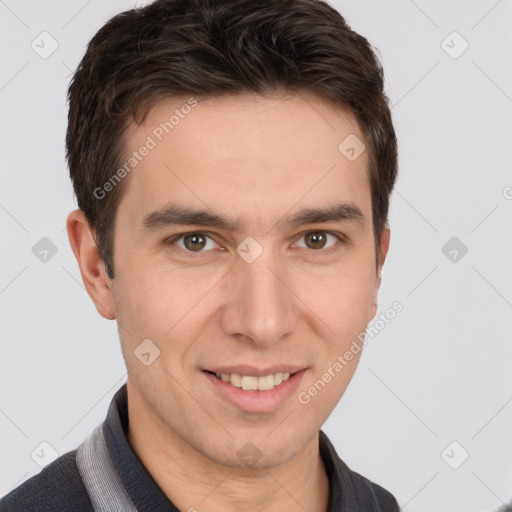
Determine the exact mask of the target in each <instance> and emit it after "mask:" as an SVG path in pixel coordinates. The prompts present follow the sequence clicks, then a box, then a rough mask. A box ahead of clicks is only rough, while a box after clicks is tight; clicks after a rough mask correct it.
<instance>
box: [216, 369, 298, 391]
mask: <svg viewBox="0 0 512 512" xmlns="http://www.w3.org/2000/svg"><path fill="white" fill-rule="evenodd" d="M215 375H216V377H217V378H218V379H221V380H222V381H223V382H229V383H230V384H231V385H233V386H235V387H237V388H242V389H243V390H244V391H256V390H259V391H268V390H270V389H272V388H273V387H274V386H279V384H281V383H282V382H284V381H285V380H287V379H289V378H290V375H291V374H290V372H285V373H281V372H277V373H274V374H270V375H263V376H262V377H254V376H252V375H238V374H237V373H231V374H229V373H217V372H216V373H215Z"/></svg>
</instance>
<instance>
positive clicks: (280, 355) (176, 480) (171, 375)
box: [68, 93, 389, 512]
mask: <svg viewBox="0 0 512 512" xmlns="http://www.w3.org/2000/svg"><path fill="white" fill-rule="evenodd" d="M186 100H187V98H172V99H166V100H162V101H160V102H159V103H157V104H156V106H155V107H154V108H153V109H152V110H151V112H150V113H149V115H148V117H147V118H146V120H145V122H144V124H143V125H141V126H131V127H130V129H129V131H128V132H127V134H126V137H125V142H126V148H127V154H129V153H130V152H131V151H133V150H135V149H137V148H139V147H140V146H141V145H143V144H144V141H145V140H146V137H147V136H148V135H150V134H151V133H152V130H154V129H155V127H157V126H158V125H159V123H160V122H163V121H165V120H168V119H169V115H170V113H171V114H172V111H173V110H174V109H175V108H179V107H180V105H183V104H184V103H185V102H186ZM352 133H353V134H356V135H357V136H358V137H359V139H361V140H364V137H363V135H362V132H361V130H360V129H359V127H358V125H357V123H356V121H355V120H354V118H353V117H352V116H351V115H350V114H349V113H348V112H347V111H346V110H344V109H343V108H341V107H339V106H334V105H331V104H329V103H328V102H327V101H325V100H324V99H322V98H320V97H318V96H316V95H314V94H313V93H302V94H300V95H297V94H289V95H287V96H283V95H281V96H277V95H275V96H265V97H261V96H253V95H239V96H225V97H222V98H208V99H202V100H201V101H199V103H198V105H197V106H196V107H194V108H193V109H192V110H191V112H190V113H189V114H188V115H187V116H186V117H184V119H181V120H180V123H179V125H177V126H175V127H174V129H173V131H172V132H171V133H170V134H168V135H166V136H165V137H164V138H163V140H162V141H161V142H159V144H158V145H157V147H156V148H154V149H152V150H151V151H150V152H149V154H148V155H147V156H146V157H145V158H144V159H143V160H142V161H141V162H140V163H139V164H138V165H137V166H136V168H135V169H133V171H132V172H131V174H130V176H129V178H128V179H129V181H128V183H127V185H128V186H127V189H126V190H125V193H124V195H123V197H122V199H121V202H120V204H119V208H118V211H117V216H116V230H115V237H114V269H115V278H114V279H113V280H112V281H111V280H110V279H109V278H108V277H107V273H106V271H105V266H104V264H103V262H102V261H101V259H100V257H99V254H98V251H97V249H96V245H95V243H94V236H95V235H94V232H92V231H91V230H90V228H89V225H88V222H87V220H86V219H85V217H84V215H83V213H82V212H81V211H80V210H75V211H73V212H71V213H70V215H69V217H68V235H69V240H70V243H71V247H72V249H73V252H74V254H75V257H76V258H77V261H78V263H79V266H80V271H81V274H82V279H83V282H84V284H85V286H86V288H87V291H88V293H89V295H90V296H91V298H92V300H93V301H94V303H95V305H96V307H97V309H98V311H99V313H100V314H101V315H102V316H104V317H105V318H107V319H116V320H117V322H118V325H119V333H120V339H121V346H122V351H123V355H124V358H125V361H126V366H127V370H128V380H127V387H128V410H129V419H130V425H129V433H128V439H129V442H130V443H131V445H132V447H133V449H134V451H135V452H136V453H137V455H138V456H139V457H140V459H141V460H142V462H143V463H144V465H145V466H146V468H147V469H148V471H149V473H150V474H151V475H152V477H153V478H154V479H155V481H156V482H157V484H158V485H159V486H160V487H161V489H162V490H163V492H164V493H165V494H166V495H167V496H168V497H169V499H170V500H171V501H172V502H173V503H174V504H175V505H176V506H177V507H178V508H179V509H180V510H183V511H185V510H193V509H192V507H194V508H195V509H197V510H198V511H201V512H204V511H206V512H208V511H218V510H226V511H231V510H233V511H235V510H236V511H239V510H252V511H256V510H266V511H280V512H282V511H283V510H285V511H295V510H300V511H303V510H308V511H318V512H324V511H326V510H327V504H328V492H329V484H328V480H327V476H326V473H325V469H324V466H323V463H322V460H321V458H320V455H319V449H318V443H319V438H318V434H319V429H320V427H321V426H322V424H323V423H324V422H325V420H326V419H327V417H328V416H329V414H330V413H331V411H332V410H333V408H334V407H335V405H336V404H337V403H338V401H339V399H340V398H341V396H342V395H343V393H344V392H345V390H346V388H347V386H348V384H349V382H350V379H351V378H352V375H353V373H354V371H355V369H356V367H357V363H358V361H359V358H360V355H361V352H359V354H357V355H355V356H354V359H353V360H352V361H351V362H350V363H349V364H348V365H347V366H346V367H344V368H343V371H341V372H340V373H339V374H337V375H336V377H335V378H333V379H332V380H331V382H329V383H328V385H327V386H325V388H324V389H323V390H322V391H321V392H320V393H318V395H317V396H315V397H314V398H312V400H311V401H310V402H309V403H308V404H306V405H304V404H302V403H300V402H299V401H298V400H297V394H298V392H299V391H304V390H307V389H308V388H309V387H310V386H311V385H312V384H313V383H314V382H315V381H317V379H319V378H320V377H321V376H322V374H324V373H325V372H326V371H327V370H328V368H329V367H331V366H332V364H333V363H334V362H335V361H336V358H337V356H338V355H342V354H343V353H345V351H346V350H347V349H349V347H350V345H351V343H352V341H353V340H354V339H356V338H357V336H358V335H359V334H360V333H361V331H363V330H364V329H365V327H366V326H367V324H368V323H369V322H370V320H371V319H372V318H373V317H374V315H375V313H376V307H377V306H376V299H377V292H378V288H379V284H380V270H381V267H382V264H383V263H384V259H385V256H386V253H387V250H388V245H389V230H388V229H387V228H386V229H385V231H384V232H383V235H382V237H381V244H380V256H379V258H378V259H377V260H376V257H375V247H374V237H373V226H372V216H371V195H370V185H369V177H368V171H367V169H368V154H367V152H366V151H365V152H363V153H362V154H361V156H360V157H359V158H357V159H356V160H355V161H349V160H348V159H347V158H346V157H345V156H344V155H343V154H342V153H341V152H340V151H339V150H338V145H339V144H340V142H342V141H343V140H344V139H345V138H346V137H347V136H348V135H349V134H352ZM338 202H344V203H349V204H351V205H355V206H356V207H357V208H359V210H360V211H361V213H362V216H363V219H362V222H358V221H355V220H348V221H336V222H322V223H312V224H303V225H299V226H289V225H287V224H286V223H285V222H284V221H283V220H282V219H283V218H285V216H287V215H288V216H289V215H293V213H295V212H297V211H298V210H300V209H303V208H319V207H325V206H328V205H330V204H333V203H338ZM168 203H179V204H181V205H184V206H188V207H191V208H198V209H203V210H204V209H207V210H208V211H212V212H215V213H216V214H218V215H220V216H222V217H226V218H228V219H230V220H233V221H237V222H239V224H240V226H239V228H240V229H237V230H223V229H218V228H215V227H213V228H212V227H211V226H209V227H207V228H205V226H202V225H188V226H172V225H171V226H166V227H164V228H162V229H160V230H144V229H142V228H141V224H142V220H143V219H144V217H145V216H146V215H147V214H149V213H151V212H153V211H155V210H158V209H159V208H162V207H163V206H165V205H167V204H168ZM280 221H281V222H280ZM319 231H321V232H322V233H321V234H323V235H325V234H326V233H325V232H326V231H328V232H332V233H339V234H342V235H343V236H344V241H343V242H341V241H340V240H338V239H337V238H336V237H332V236H327V237H326V238H325V240H326V245H325V248H315V247H317V246H313V248H311V239H310V237H308V233H311V232H319ZM189 232H202V233H204V232H206V233H205V234H206V235H208V237H210V238H206V240H208V243H207V244H206V245H205V246H204V248H203V249H201V251H202V252H201V251H199V252H196V251H191V250H190V246H185V245H184V239H183V238H181V239H178V240H175V239H173V238H172V237H174V236H175V235H181V234H187V233H189ZM249 236H250V237H252V238H254V239H255V240H256V241H257V242H258V243H259V244H260V246H261V247H262V249H263V252H262V254H261V255H260V256H259V257H258V258H257V259H256V260H255V261H254V262H252V263H247V262H246V261H245V260H244V259H243V258H241V257H240V256H239V255H238V254H237V252H236V248H237V246H238V245H239V244H240V243H241V242H242V241H243V240H244V239H245V238H246V237H249ZM170 239H172V240H171V241H170ZM320 245H321V244H320ZM187 247H189V249H187ZM146 338H149V339H151V340H152V341H153V343H154V344H155V345H156V346H158V348H159V349H160V351H161V353H160V356H159V357H158V358H157V359H156V360H155V361H154V362H153V363H152V364H150V365H149V366H145V365H143V364H141V362H140V361H139V360H138V359H137V358H136V357H135V355H134V350H135V349H136V348H137V346H138V345H139V344H140V343H141V341H142V340H144V339H146ZM244 363H245V364H251V365H253V366H256V367H258V368H265V367H268V366H270V365H272V364H275V363H293V364H297V365H300V366H301V367H303V368H306V371H305V373H304V375H303V378H302V381H301V384H300V387H299V389H298V390H297V392H296V393H294V394H293V396H291V397H289V398H288V399H287V400H286V401H285V402H284V403H283V404H282V405H281V406H279V407H278V408H276V409H275V410H273V411H271V412H266V413H249V412H245V411H241V410H239V409H237V408H236V407H234V406H233V405H232V404H231V403H229V402H227V401H226V400H225V399H224V398H223V397H221V396H220V395H219V393H218V392H217V390H216V389H215V386H213V385H212V384H211V383H210V382H209V380H208V379H206V374H205V373H204V372H203V370H204V369H205V368H214V367H216V366H220V365H225V364H244ZM248 442H251V443H252V444H253V445H254V446H256V447H257V449H258V450H259V452H260V453H261V455H260V457H259V458H258V459H257V460H256V461H255V462H254V464H252V465H251V466H250V467H248V466H247V462H243V461H242V460H241V458H240V457H239V456H238V455H237V452H238V451H239V450H240V449H242V448H243V447H244V446H245V445H246V444H247V443H248Z"/></svg>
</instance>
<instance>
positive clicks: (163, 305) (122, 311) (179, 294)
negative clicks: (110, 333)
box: [115, 265, 215, 355]
mask: <svg viewBox="0 0 512 512" xmlns="http://www.w3.org/2000/svg"><path fill="white" fill-rule="evenodd" d="M118 276H119V281H118V283H117V284H116V293H115V302H116V311H117V314H118V315H117V317H118V321H119V322H120V323H121V324H122V325H123V326H125V327H126V329H125V330H124V332H123V342H124V344H125V346H126V348H127V349H128V348H135V346H137V345H138V344H139V343H140V342H141V341H142V340H143V339H145V338H149V339H151V340H152V341H154V343H156V344H157V346H159V348H160V349H163V348H164V347H165V354H169V355H176V354H177V353H180V352H183V351H184V350H185V348H186V345H187V346H188V344H187V343H186V341H187V340H190V339H191V337H192V338H193V337H194V335H195V334H196V333H195V332H192V331H194V330H197V329H200V325H201V321H200V318H199V316H200V315H201V314H204V311H203V310H204V305H203V304H202V302H203V299H204V297H205V296H206V295H207V293H208V290H209V289H211V288H212V286H213V285H214V284H215V280H213V279H212V282H210V279H204V278H203V279H195V278H193V277H190V276H188V278H187V279H184V277H183V272H177V271H172V270H170V269H168V268H164V267H162V266H159V267H149V266H147V265H145V266H144V265H141V266H139V267H138V268H135V266H133V267H132V268H130V269H128V268H125V269H124V273H123V274H122V276H121V272H119V274H118ZM127 276H130V277H127ZM131 276H133V277H131ZM203 277H204V276H203ZM116 278H117V276H116ZM198 315H199V316H198ZM170 339H172V340H173V342H172V344H170V343H169V341H168V340H170ZM162 351H163V350H162ZM171 353H172V354H171ZM162 355H164V354H162Z"/></svg>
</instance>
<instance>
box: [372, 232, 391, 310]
mask: <svg viewBox="0 0 512 512" xmlns="http://www.w3.org/2000/svg"><path fill="white" fill-rule="evenodd" d="M390 239H391V231H390V229H389V226H385V227H384V229H383V231H382V235H381V237H380V243H379V249H378V255H377V274H376V282H375V295H374V297H373V304H372V313H371V318H373V317H374V316H375V315H376V313H377V296H378V294H379V288H380V283H381V275H382V267H383V265H384V261H386V256H387V254H388V250H389V242H390Z"/></svg>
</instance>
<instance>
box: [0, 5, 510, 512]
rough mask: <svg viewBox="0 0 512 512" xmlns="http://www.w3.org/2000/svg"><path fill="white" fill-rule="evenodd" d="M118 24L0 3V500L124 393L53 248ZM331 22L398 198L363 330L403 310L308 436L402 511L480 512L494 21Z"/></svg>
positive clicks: (506, 196)
mask: <svg viewBox="0 0 512 512" xmlns="http://www.w3.org/2000/svg"><path fill="white" fill-rule="evenodd" d="M133 5H134V2H133V1H121V0H116V1H109V2H108V3H107V2H102V1H100V0H89V1H82V0H78V1H77V0H73V1H66V2H57V1H56V0H53V1H45V2H41V1H39V2H38V1H23V0H19V1H15V0H3V1H0V22H1V27H0V40H1V46H0V47H1V52H2V53H1V69H0V108H1V123H0V130H1V132H0V144H1V148H0V158H1V172H2V175H1V187H0V232H1V234H2V237H1V238H2V244H1V264H0V308H1V314H2V321H1V352H0V354H1V360H0V371H1V373H0V391H1V394H0V434H1V440H0V495H3V494H5V493H7V492H9V491H10V490H11V489H12V488H13V487H15V486H17V485H19V484H20V483H21V482H22V481H24V480H26V479H27V478H29V477H30V476H32V475H34V474H36V473H37V472H39V471H40V467H39V465H38V464H37V463H36V462H35V460H38V458H37V454H39V455H40V458H42V459H43V460H44V458H45V457H47V458H49V459H50V458H51V448H50V447H48V446H47V445H41V444H40V443H42V442H46V443H49V444H50V445H51V447H53V448H54V449H55V450H56V451H57V452H58V454H63V453H65V452H66V451H69V450H71V449H74V448H76V447H77V446H78V444H79V443H80V442H82V441H83V439H84V438H85V437H86V436H87V435H88V434H89V433H90V432H91V431H92V429H93V428H94V427H95V426H96V425H98V424H99V423H101V422H102V421H103V419H104V417H105V413H106V410H107V407H108V404H109V402H110V399H111V397H112V395H113V394H114V392H115V391H116V390H117V389H118V388H119V387H120V386H121V384H122V383H123V382H124V380H125V375H126V374H125V369H124V364H123V360H122V357H121V351H120V348H119V341H118V336H117V330H116V324H115V322H113V321H110V322H109V321H106V320H104V319H103V318H102V317H100V316H99V314H98V313H97V312H96V309H95V307H94V305H93V303H92V301H91V300H90V298H89V296H88V295H87V293H86V292H85V290H84V288H83V286H82V283H81V279H80V274H79V270H78V266H77V264H76V261H75V259H74V257H73V255H72V252H71V250H70V247H69V243H68V240H67V234H66V231H65V229H64V227H65V219H66V215H67V214H68V212H69V211H70V210H72V209H74V208H75V207H76V203H75V201H74V199H73V194H72V188H71V184H70V181H69V178H68V172H67V168H66V165H65V160H64V134H65V129H66V115H67V107H66V103H65V96H66V87H67V85H68V83H69V79H70V74H71V72H72V70H74V69H75V67H76V66H77V64H78V62H79V60H80V59H81V57H82V55H83V52H84V50H85V45H86V43H87V42H88V41H89V39H90V38H91V37H92V36H93V34H94V33H95V32H96V30H97V29H99V28H100V26H101V25H103V23H104V22H105V21H106V20H107V19H109V18H110V17H111V16H112V15H114V14H116V13H118V12H120V11H122V10H125V9H127V8H130V7H132V6H133ZM333 5H334V6H335V7H336V8H338V9H339V10H340V12H341V13H342V14H343V15H344V16H345V17H346V19H347V21H348V22H349V24H350V25H351V26H352V28H354V29H355V30H357V31H359V32H360V33H361V34H363V35H365V36H366V37H367V38H368V39H369V40H370V41H371V42H372V43H373V44H374V45H375V46H376V47H377V48H378V49H379V51H380V54H381V57H382V60H383V63H384V68H385V72H386V83H387V86H386V87H387V92H388V94H389V97H390V99H391V102H392V104H393V110H392V112H393V116H394V122H395V126H396V130H397V134H398V138H399V146H400V179H399V182H398V185H397V189H396V192H395V194H394V197H393V201H392V207H391V218H390V220H391V226H392V244H391V250H390V253H389V256H388V261H387V263H386V266H385V270H384V275H383V284H382V288H381V294H380V311H384V310H386V309H387V308H388V307H389V306H390V305H391V304H392V303H393V302H394V301H400V302H401V303H402V304H403V306H404V310H403V311H402V312H401V313H400V314H399V315H397V317H396V318H395V319H394V320H393V321H392V322H391V323H390V324H388V325H387V326H386V327H385V329H383V330H382V331H381V332H380V334H379V335H378V336H377V337H376V338H374V339H373V340H371V341H370V342H369V344H368V346H367V347H366V348H365V351H364V354H363V357H362V359H361V362H360V365H359V369H358V371H357V372H356V375H355V377H354V379H353V381H352V383H351V385H350V386H349V388H348V391H347V393H346V394H345V396H344V397H343V399H342V400H341V402H340V404H339V406H338V407H337V408H336V410H335V411H334V412H333V414H332V415H331V417H330V418H329V420H328V421H327V423H326V424H325V426H324V430H325V431H326V432H327V434H328V435H329V436H330V437H331V439H332V441H333V443H334V444H335V446H336V448H337V450H338V452H339V454H340V456H341V457H342V458H343V459H344V460H345V462H346V463H347V464H348V465H349V466H350V467H351V468H352V469H354V470H356V471H358V472H359V473H361V474H363V475H365V476H366V477H368V478H370V479H371V480H374V481H376V482H378V483H380V484H381V485H382V486H384V487H385V488H388V489H389V490H391V491H392V492H393V493H394V494H395V496H396V497H397V499H398V500H399V502H400V504H401V505H402V507H403V510H406V511H410V512H412V511H422V512H434V511H435V512H440V511H441V512H442V511H450V512H456V511H457V512H473V511H475V512H476V511H491V510H496V509H497V508H498V507H499V506H501V505H502V504H503V503H504V502H506V501H507V500H509V499H510V498H512V435H511V433H512V403H511V402H512V386H511V378H510V375H511V371H510V368H511V363H512V344H511V343H510V341H511V339H510V338H511V332H512V314H511V313H512V279H511V277H512V276H511V268H512V265H511V261H512V229H511V228H512V200H511V198H512V188H507V187H512V172H511V164H512V156H511V141H512V61H511V58H510V55H511V50H512V45H511V43H512V41H511V39H512V30H511V27H512V2H511V1H510V0H501V1H496V0H480V1H467V0H464V1H463V0H460V1H453V0H452V1H449V2H447V1H446V0H443V1H441V0H436V1H426V0H416V1H412V0H396V1H395V0H393V1H387V2H382V1H368V0H365V1H361V0H357V1H356V0H347V1H343V0H339V1H337V2H333ZM43 31H47V32H48V33H49V34H51V36H52V37H53V38H54V39H55V40H56V41H57V42H58V45H59V46H58V48H57V49H56V51H55V52H54V53H53V54H52V55H50V56H49V57H48V58H46V59H43V58H41V57H40V56H39V55H38V54H37V53H36V52H35V51H34V50H33V49H32V48H31V43H32V41H34V40H35V41H36V43H37V44H39V46H40V47H41V46H42V45H43V43H41V37H47V36H40V34H41V32H43ZM453 31H457V32H458V33H460V35H461V36H462V37H463V38H464V39H465V40H466V41H467V42H468V43H469V48H468V49H467V50H466V51H465V52H464V53H463V54H462V55H460V56H459V57H458V58H452V57H451V56H449V55H448V53H446V51H445V49H447V50H448V51H450V52H452V54H454V52H455V53H458V52H459V51H460V50H461V49H462V48H463V47H462V44H463V41H462V40H460V39H457V36H450V38H448V39H447V41H446V42H445V43H444V48H445V49H443V47H442V45H441V43H442V41H444V40H445V39H446V38H447V36H449V35H450V34H451V33H452V32H453ZM454 37H455V38H454ZM44 44H45V46H44V47H45V48H46V49H47V50H48V49H49V48H51V46H50V44H51V42H50V40H49V39H46V40H45V42H44ZM450 47H451V48H450ZM42 237H48V238H49V239H50V240H51V241H52V242H53V244H55V246H56V248H57V250H58V252H57V253H56V254H55V256H53V257H51V258H49V259H48V261H47V262H46V263H43V262H41V261H40V260H39V259H38V258H37V257H36V256H35V255H34V254H33V253H32V247H33V246H34V245H35V244H36V243H37V242H38V241H39V240H40V239H41V238H42ZM452 237H457V238H458V239H459V240H460V241H461V242H462V243H463V244H464V245H465V246H467V248H468V252H467V254H465V255H464V256H463V257H460V255H461V253H460V251H459V252H458V254H457V256H458V261H456V262H453V261H450V259H449V258H448V257H447V256H445V254H443V252H442V250H441V249H442V247H443V246H444V245H445V244H446V243H447V242H448V240H450V239H451V238H452ZM450 250H451V249H450ZM447 252H448V251H447ZM449 256H450V255H449ZM450 257H453V253H452V255H451V256H450ZM453 441H456V442H457V443H458V445H456V446H455V447H453V445H452V447H451V448H449V449H448V456H445V459H446V460H449V461H450V462H451V463H452V465H454V464H455V463H457V461H460V458H461V457H462V456H463V454H464V453H465V452H464V451H463V450H465V451H467V452H468V454H469V458H468V459H467V460H466V461H465V462H464V463H463V464H462V465H461V466H460V467H459V468H458V469H452V468H451V467H450V466H449V465H448V464H447V462H446V461H445V459H443V458H442V456H441V454H442V452H443V451H444V450H445V448H446V447H447V446H448V445H449V444H450V443H452V442H453ZM34 450H35V452H34ZM32 453H34V454H35V455H34V456H33V457H34V459H33V458H32V456H31V454H32Z"/></svg>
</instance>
